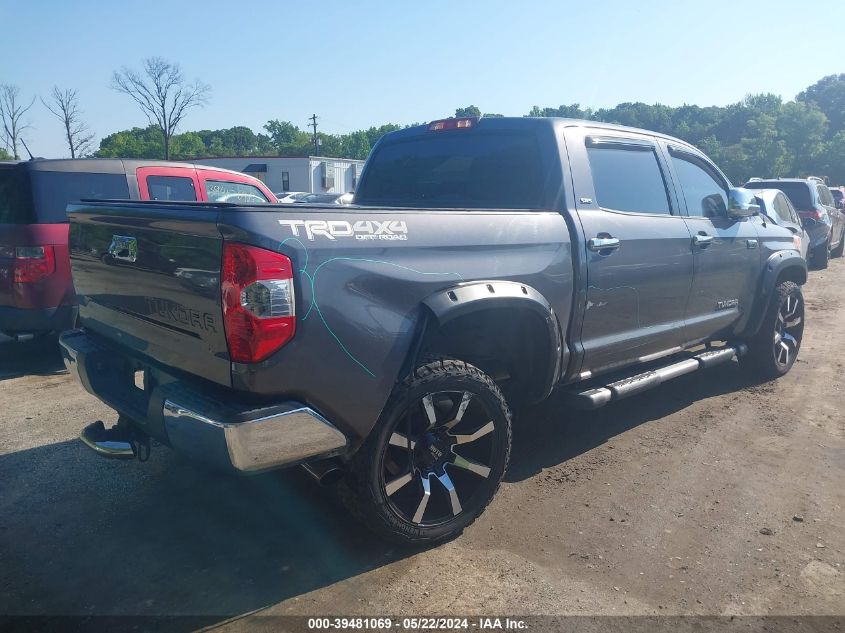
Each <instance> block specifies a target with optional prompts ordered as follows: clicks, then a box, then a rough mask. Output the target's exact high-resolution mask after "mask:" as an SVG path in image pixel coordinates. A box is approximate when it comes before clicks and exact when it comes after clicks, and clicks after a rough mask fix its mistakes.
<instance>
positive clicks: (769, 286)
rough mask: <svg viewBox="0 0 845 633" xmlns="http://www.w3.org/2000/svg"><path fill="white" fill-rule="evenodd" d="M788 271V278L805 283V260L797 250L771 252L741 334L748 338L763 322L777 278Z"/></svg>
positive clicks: (798, 282) (755, 332) (801, 283)
mask: <svg viewBox="0 0 845 633" xmlns="http://www.w3.org/2000/svg"><path fill="white" fill-rule="evenodd" d="M785 273H789V275H788V279H789V280H790V281H794V282H795V283H797V284H799V285H803V284H805V283H807V262H806V261H804V258H803V257H801V254H800V253H799V252H798V251H793V250H783V251H777V252H776V253H773V254H772V255H771V256H770V257H769V259H768V260H767V261H766V265H765V267H764V268H763V274H762V279H761V280H760V285H759V287H758V288H759V290H758V294H757V300H756V301H755V302H754V307H753V309H752V310H751V314H750V316H749V318H748V321H747V322H746V324H745V327H744V328H742V336H743V337H744V338H750V337H752V336H754V335H755V334H757V332H758V331H759V330H760V326H761V325H762V323H763V317H764V316H765V315H766V311H767V310H768V308H769V303H770V302H771V300H772V295H773V294H774V291H775V287H776V285H777V282H778V279H780V278H781V277H783V276H784V274H785Z"/></svg>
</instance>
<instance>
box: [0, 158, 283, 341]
mask: <svg viewBox="0 0 845 633" xmlns="http://www.w3.org/2000/svg"><path fill="white" fill-rule="evenodd" d="M85 198H91V199H95V198H110V199H117V198H127V199H132V200H161V201H174V200H191V201H199V202H209V201H229V202H238V203H241V204H245V203H249V204H257V203H264V204H266V203H268V202H271V201H275V196H273V194H272V193H271V192H270V191H269V190H268V189H267V188H266V187H265V186H264V185H263V184H262V183H261V182H260V181H259V180H256V179H255V178H252V177H251V176H247V175H245V174H241V173H238V172H233V171H229V170H227V169H218V168H216V167H207V166H204V165H191V164H187V163H174V162H163V161H142V160H119V159H75V160H43V159H37V160H31V161H26V162H21V161H2V162H0V332H3V333H4V334H7V335H9V336H18V337H20V336H24V335H27V336H28V335H34V334H45V333H49V332H53V331H61V330H64V329H68V328H70V327H72V325H73V323H74V321H75V316H76V295H75V294H74V291H73V282H72V281H71V274H70V264H69V261H68V250H67V239H68V223H67V216H66V214H65V207H67V205H68V203H69V202H72V201H76V200H80V199H85Z"/></svg>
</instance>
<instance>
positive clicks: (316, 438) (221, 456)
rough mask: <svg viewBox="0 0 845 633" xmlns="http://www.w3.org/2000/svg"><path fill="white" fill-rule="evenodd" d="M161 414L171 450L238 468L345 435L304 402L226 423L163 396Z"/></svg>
mask: <svg viewBox="0 0 845 633" xmlns="http://www.w3.org/2000/svg"><path fill="white" fill-rule="evenodd" d="M163 415H164V426H165V429H166V430H167V437H168V438H169V439H170V443H171V445H172V446H173V448H174V449H175V450H177V451H179V452H181V453H185V454H187V455H189V456H192V457H196V458H197V459H202V460H203V461H209V458H212V459H211V460H210V461H213V462H215V463H219V462H223V465H225V466H228V467H231V468H234V469H235V470H238V471H241V472H244V473H254V472H260V471H263V470H270V469H272V468H279V467H282V466H292V465H294V464H300V463H302V462H304V461H306V460H308V459H311V458H314V457H328V456H329V455H335V454H337V453H338V452H342V451H343V449H345V448H346V436H344V435H343V433H341V432H340V431H338V430H337V429H336V428H335V427H334V426H332V425H331V424H330V423H329V422H328V420H326V419H325V418H324V417H323V416H321V415H320V414H319V413H317V412H316V411H314V410H312V409H310V408H308V407H299V408H296V409H292V410H290V411H285V412H282V413H277V414H275V415H269V416H266V417H262V418H257V419H254V420H247V421H244V422H236V423H226V422H221V421H219V420H213V419H211V418H209V417H207V416H206V415H203V414H202V413H200V412H197V411H193V410H191V409H189V408H187V407H185V406H182V405H180V404H178V403H176V402H173V401H172V400H165V401H164V407H163Z"/></svg>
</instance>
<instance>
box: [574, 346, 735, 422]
mask: <svg viewBox="0 0 845 633" xmlns="http://www.w3.org/2000/svg"><path fill="white" fill-rule="evenodd" d="M747 349H748V348H747V347H746V346H745V345H744V344H739V345H728V346H726V347H722V348H719V349H715V350H709V351H706V352H701V353H700V354H696V355H695V356H693V357H692V358H687V359H685V360H682V361H678V362H676V363H672V364H671V365H666V366H665V367H658V368H657V369H651V370H649V371H645V372H642V373H640V374H635V375H633V376H628V377H626V378H622V379H621V380H617V381H615V382H611V383H608V384H606V385H604V386H600V387H593V388H592V389H587V390H585V391H575V390H573V391H571V392H570V395H571V402H572V405H573V406H575V407H577V408H579V409H598V408H599V407H603V406H604V405H606V404H607V403H608V402H611V401H613V400H621V399H622V398H627V397H628V396H633V395H634V394H638V393H642V392H643V391H648V390H649V389H653V388H654V387H657V386H658V385H661V384H663V383H664V382H666V381H667V380H672V378H677V377H678V376H683V375H684V374H690V373H692V372H694V371H698V370H699V369H705V368H707V367H714V366H716V365H719V364H721V363H726V362H728V361H729V360H732V359H733V358H734V357H736V356H742V355H743V354H745V352H746V351H747Z"/></svg>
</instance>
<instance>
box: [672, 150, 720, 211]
mask: <svg viewBox="0 0 845 633" xmlns="http://www.w3.org/2000/svg"><path fill="white" fill-rule="evenodd" d="M672 166H673V167H674V168H675V173H676V174H677V175H678V180H679V181H680V185H681V191H683V194H684V199H685V200H686V201H687V212H688V213H689V215H691V216H695V217H703V218H716V217H719V216H725V215H727V212H728V191H727V188H726V187H725V184H724V183H722V182H719V181H718V180H717V179H716V177H715V176H714V175H713V174H711V173H710V171H709V170H706V169H704V167H702V166H701V165H699V164H698V163H697V162H695V161H692V160H687V159H686V158H683V157H681V156H676V155H675V154H672Z"/></svg>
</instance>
